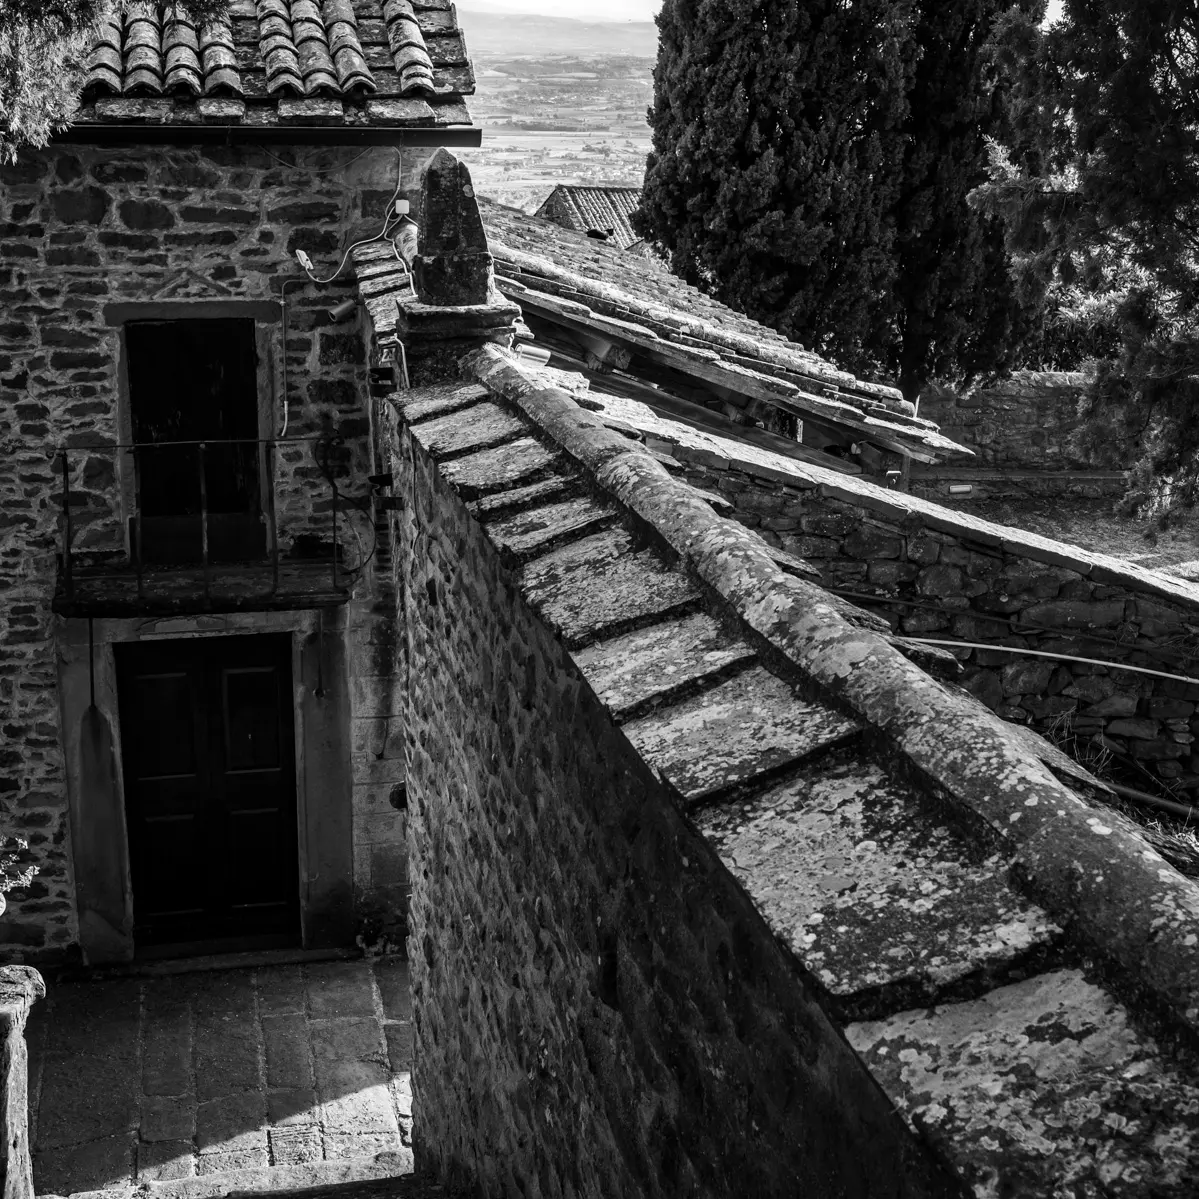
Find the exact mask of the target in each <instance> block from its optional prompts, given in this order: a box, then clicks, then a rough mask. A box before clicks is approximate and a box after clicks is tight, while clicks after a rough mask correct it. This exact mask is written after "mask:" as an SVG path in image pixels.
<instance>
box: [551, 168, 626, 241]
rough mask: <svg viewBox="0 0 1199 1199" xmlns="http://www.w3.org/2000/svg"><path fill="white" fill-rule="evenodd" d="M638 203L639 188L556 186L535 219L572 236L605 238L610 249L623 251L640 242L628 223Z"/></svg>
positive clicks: (564, 184)
mask: <svg viewBox="0 0 1199 1199" xmlns="http://www.w3.org/2000/svg"><path fill="white" fill-rule="evenodd" d="M640 203H641V188H639V187H575V186H573V185H571V184H567V183H559V184H558V186H557V187H555V188H554V190H553V191H552V192H550V194H549V195H548V196H546V198H545V201H544V203H543V204H542V205H541V207H540V208H539V209H538V210H537V213H536V215H537V216H539V217H544V218H545V219H546V220H547V221H553V222H554V224H555V225H561V226H562V228H563V229H573V230H574V231H575V232H576V233H584V234H591V233H602V234H606V235H607V240H608V241H609V242H610V243H611V244H612V245H614V246H618V247H619V248H620V249H622V250H627V249H628V248H629V247H630V246H631V245H633V244H634V243H635V242H637V241H640V238H639V236H638V235H637V234H636V233H635V232H634V230H633V226H632V223H631V222H632V216H633V213H634V212H636V211H637V208H638V206H639V205H640ZM600 240H603V239H600Z"/></svg>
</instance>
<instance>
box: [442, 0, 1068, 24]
mask: <svg viewBox="0 0 1199 1199" xmlns="http://www.w3.org/2000/svg"><path fill="white" fill-rule="evenodd" d="M661 6H662V0H462V3H460V4H459V6H458V7H459V8H463V9H466V10H467V11H468V12H469V11H470V10H471V9H474V10H475V12H526V13H541V14H543V15H545V16H548V17H574V18H575V19H576V20H580V21H652V20H653V19H654V15H655V14H656V13H657V11H658V9H659V8H661ZM1061 11H1062V0H1049V11H1048V13H1047V14H1046V19H1047V21H1053V20H1055V19H1056V18H1057V17H1058V16H1059V15H1060V14H1061Z"/></svg>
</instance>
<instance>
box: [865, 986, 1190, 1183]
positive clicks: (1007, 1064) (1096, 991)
mask: <svg viewBox="0 0 1199 1199" xmlns="http://www.w3.org/2000/svg"><path fill="white" fill-rule="evenodd" d="M846 1035H847V1037H848V1038H849V1042H850V1044H851V1045H852V1046H853V1047H854V1048H855V1049H856V1050H857V1051H858V1053H859V1054H861V1056H862V1057H863V1059H864V1060H865V1061H866V1064H867V1065H868V1066H869V1068H870V1070H871V1072H872V1073H873V1074H874V1077H875V1078H876V1079H877V1080H878V1081H879V1083H880V1084H881V1085H882V1088H883V1090H884V1091H885V1092H886V1093H887V1095H888V1096H889V1097H890V1098H891V1100H892V1101H893V1102H894V1103H895V1105H896V1107H897V1108H898V1109H899V1111H900V1112H901V1113H902V1115H903V1116H904V1118H905V1119H906V1120H907V1122H908V1123H909V1124H910V1125H911V1127H912V1128H914V1129H915V1130H916V1131H917V1132H918V1133H919V1134H920V1135H922V1136H923V1137H925V1138H927V1139H928V1140H929V1141H931V1142H932V1143H933V1145H934V1146H935V1147H936V1149H937V1150H938V1151H939V1152H940V1153H941V1154H942V1155H944V1157H945V1158H946V1159H948V1160H949V1161H950V1162H951V1163H952V1164H953V1166H954V1167H955V1168H956V1169H957V1170H958V1171H959V1173H960V1175H961V1177H962V1178H963V1180H964V1181H965V1182H966V1184H967V1186H968V1187H971V1186H972V1187H973V1193H974V1194H976V1195H1028V1196H1032V1195H1062V1196H1065V1195H1071V1196H1074V1195H1077V1196H1082V1195H1121V1196H1127V1197H1129V1199H1132V1197H1133V1196H1145V1197H1146V1199H1148V1197H1149V1196H1152V1197H1153V1199H1191V1197H1193V1196H1194V1195H1195V1193H1196V1179H1199V1084H1196V1081H1195V1078H1196V1074H1195V1069H1194V1063H1193V1062H1186V1061H1181V1060H1175V1059H1174V1058H1172V1057H1171V1055H1169V1054H1167V1053H1165V1052H1163V1050H1162V1049H1161V1047H1160V1046H1159V1045H1158V1044H1157V1043H1156V1042H1155V1041H1154V1040H1153V1038H1152V1037H1150V1036H1148V1035H1147V1034H1146V1033H1145V1032H1143V1031H1141V1030H1140V1029H1138V1028H1137V1027H1136V1025H1135V1024H1134V1023H1133V1021H1132V1019H1131V1017H1130V1014H1129V1012H1128V1009H1127V1008H1125V1007H1124V1005H1123V1004H1122V1003H1120V1002H1119V1000H1117V999H1115V998H1114V997H1113V996H1112V995H1111V994H1109V993H1108V992H1107V991H1106V990H1104V989H1103V988H1101V987H1099V986H1097V985H1096V984H1095V983H1094V982H1092V981H1090V980H1088V979H1087V978H1085V977H1084V976H1083V975H1082V973H1081V972H1080V971H1078V970H1074V969H1067V970H1056V971H1051V972H1049V973H1047V974H1043V975H1040V976H1038V977H1036V978H1030V979H1028V980H1026V981H1024V982H1019V983H1014V984H1012V985H1010V986H1005V987H1000V988H998V989H997V990H995V991H992V992H991V993H990V994H989V995H986V996H984V997H982V998H981V999H975V1000H971V1001H968V1002H965V1003H953V1004H946V1005H944V1006H942V1007H937V1008H933V1009H932V1010H925V1009H921V1010H918V1011H907V1012H902V1013H900V1014H898V1015H895V1016H891V1017H889V1018H888V1019H885V1020H879V1021H874V1022H871V1023H863V1024H853V1025H851V1026H850V1027H849V1028H847V1029H846Z"/></svg>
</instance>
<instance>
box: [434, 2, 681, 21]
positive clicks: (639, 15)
mask: <svg viewBox="0 0 1199 1199" xmlns="http://www.w3.org/2000/svg"><path fill="white" fill-rule="evenodd" d="M457 7H458V8H459V10H461V11H462V12H489V13H527V14H535V15H537V16H543V17H569V18H572V19H573V20H576V21H652V20H653V19H654V17H655V16H656V15H657V12H658V9H659V8H661V7H662V0H604V3H602V4H600V3H598V2H597V0H462V2H461V3H459V4H458V6H457Z"/></svg>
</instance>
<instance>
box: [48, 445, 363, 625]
mask: <svg viewBox="0 0 1199 1199" xmlns="http://www.w3.org/2000/svg"><path fill="white" fill-rule="evenodd" d="M347 460H348V452H347V451H346V449H345V447H344V444H343V443H342V441H341V439H340V438H338V437H335V436H323V437H305V438H288V439H284V440H279V439H267V440H263V439H228V440H207V441H156V442H153V443H145V442H143V443H136V444H132V443H131V444H121V445H108V446H79V447H72V448H64V449H62V450H61V451H60V452H59V455H58V473H59V477H60V480H61V486H60V491H59V501H60V547H59V555H58V579H57V585H56V589H55V597H54V602H53V607H54V610H55V611H56V612H58V613H60V614H62V615H64V616H123V615H169V614H183V613H196V612H232V611H239V610H255V611H270V610H279V609H291V608H298V607H304V608H309V607H327V606H331V605H336V604H340V603H343V602H345V600H346V599H347V598H348V596H349V592H350V587H351V584H352V582H353V578H354V574H355V570H356V569H357V568H356V567H351V568H350V569H347V563H346V562H345V560H344V555H343V547H342V544H341V542H342V539H343V535H344V534H345V533H346V530H347V527H349V522H351V521H355V522H363V521H365V520H366V517H365V516H364V515H363V513H364V509H363V506H362V503H361V501H359V500H352V499H347V497H346V496H345V495H344V494H343V493H342V492H341V490H340V489H339V486H338V478H339V477H341V478H345V477H347V476H348V473H349V472H348V470H347V468H346V462H347ZM353 531H354V533H355V536H356V537H357V540H358V542H359V546H361V544H362V538H361V537H360V536H358V535H357V530H356V528H355V529H354V530H353ZM358 557H359V562H358V565H361V563H362V560H363V557H364V555H363V553H362V552H361V551H360V553H359V555H358Z"/></svg>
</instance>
